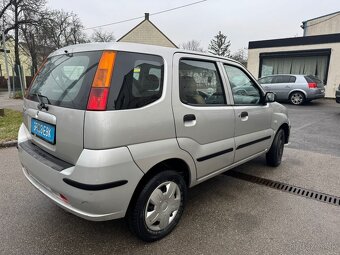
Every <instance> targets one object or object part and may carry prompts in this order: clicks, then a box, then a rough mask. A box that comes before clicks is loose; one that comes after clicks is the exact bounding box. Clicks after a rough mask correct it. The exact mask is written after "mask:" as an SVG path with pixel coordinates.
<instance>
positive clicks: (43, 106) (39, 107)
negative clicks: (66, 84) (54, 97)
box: [35, 93, 51, 111]
mask: <svg viewBox="0 0 340 255" xmlns="http://www.w3.org/2000/svg"><path fill="white" fill-rule="evenodd" d="M35 95H36V96H37V98H38V101H39V104H38V109H39V110H41V109H46V111H48V106H47V105H46V104H45V103H44V102H43V101H41V100H40V97H42V98H46V99H47V103H48V104H51V102H50V100H49V99H48V97H47V96H44V95H41V94H40V93H35Z"/></svg>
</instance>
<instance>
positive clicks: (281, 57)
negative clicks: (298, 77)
mask: <svg viewBox="0 0 340 255" xmlns="http://www.w3.org/2000/svg"><path fill="white" fill-rule="evenodd" d="M301 27H302V28H303V29H304V36H303V37H292V38H282V39H273V40H261V41H251V42H249V45H248V65H247V68H248V69H249V71H250V72H251V73H252V74H253V75H254V76H255V77H257V78H260V77H263V76H267V75H271V74H306V75H315V76H317V77H318V78H319V79H320V80H322V81H323V82H324V83H325V84H326V85H327V86H326V91H325V92H326V97H335V90H336V88H337V87H338V86H339V84H340V72H339V70H340V11H339V12H336V13H331V14H328V15H325V16H321V17H318V18H314V19H310V20H307V21H304V22H303V23H302V26H301Z"/></svg>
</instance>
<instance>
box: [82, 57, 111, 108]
mask: <svg viewBox="0 0 340 255" xmlns="http://www.w3.org/2000/svg"><path fill="white" fill-rule="evenodd" d="M115 59H116V52H114V51H104V52H103V54H102V56H101V58H100V60H99V64H98V68H97V71H96V74H95V76H94V80H93V83H92V88H91V92H90V97H89V100H88V102H87V110H90V111H105V110H106V104H107V98H108V95H109V89H110V86H111V77H112V73H113V67H114V63H115Z"/></svg>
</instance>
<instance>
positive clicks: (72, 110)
mask: <svg viewBox="0 0 340 255" xmlns="http://www.w3.org/2000/svg"><path fill="white" fill-rule="evenodd" d="M274 98H275V97H274V94H273V93H270V92H267V93H265V92H264V91H263V90H262V88H261V86H259V85H258V84H257V82H256V81H255V79H254V78H253V77H252V76H251V74H250V73H249V72H248V71H247V70H246V69H244V67H243V66H242V65H240V64H239V63H237V62H235V61H233V60H230V59H226V58H222V57H217V56H212V55H208V54H203V53H197V52H189V51H184V50H181V49H172V48H164V47H156V46H148V45H139V44H130V43H96V44H79V45H74V46H69V47H66V48H63V49H59V50H57V51H55V52H54V53H52V54H51V55H50V56H49V57H48V58H47V61H46V62H45V63H44V65H43V67H42V68H41V69H40V71H39V72H38V75H37V76H36V77H35V79H34V80H33V82H32V85H31V87H30V89H29V91H28V93H27V95H26V96H25V99H24V109H23V110H24V120H23V124H22V125H21V127H20V130H19V135H18V150H19V157H20V161H21V163H22V166H23V172H24V174H25V176H26V178H27V179H28V180H29V181H30V182H31V183H32V184H33V186H35V187H36V188H37V189H38V190H40V191H41V192H42V193H43V194H45V195H46V196H47V197H48V198H50V199H51V200H52V201H53V202H55V203H56V204H57V205H59V206H60V207H62V208H64V209H65V210H67V211H70V212H71V213H73V214H75V215H77V216H80V217H82V218H85V219H88V220H93V221H103V220H111V219H117V218H122V217H126V218H127V221H128V223H129V226H130V228H131V230H132V231H133V232H134V233H135V234H136V235H137V236H138V237H140V238H141V239H143V240H145V241H155V240H158V239H160V238H162V237H164V236H165V235H167V234H168V233H170V232H171V231H172V229H173V228H174V227H175V226H176V225H177V223H178V222H179V219H180V217H181V215H182V213H183V210H184V206H185V202H186V197H187V189H188V188H190V187H193V186H195V185H197V184H199V183H201V182H203V181H205V180H207V179H209V178H211V177H213V176H215V175H218V174H220V173H222V172H225V171H227V170H229V169H231V168H233V167H235V166H237V165H240V164H242V163H245V162H247V161H249V160H251V159H254V158H256V157H258V156H259V155H261V154H266V155H267V163H268V164H269V165H271V166H278V165H279V164H280V163H281V158H282V153H283V148H284V144H285V143H288V139H289V132H290V124H289V120H288V115H287V110H286V108H285V107H284V106H282V105H280V104H278V103H276V102H274Z"/></svg>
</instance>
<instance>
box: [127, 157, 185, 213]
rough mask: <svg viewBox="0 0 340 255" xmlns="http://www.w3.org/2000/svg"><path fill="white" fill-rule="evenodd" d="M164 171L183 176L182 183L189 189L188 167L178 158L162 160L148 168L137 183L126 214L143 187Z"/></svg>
mask: <svg viewBox="0 0 340 255" xmlns="http://www.w3.org/2000/svg"><path fill="white" fill-rule="evenodd" d="M166 170H173V171H175V172H178V173H179V174H180V175H182V176H183V178H184V181H185V183H186V185H187V187H190V185H191V177H192V176H191V172H190V167H189V165H188V164H187V163H186V162H185V161H184V160H183V159H180V158H169V159H165V160H162V161H161V162H158V163H157V164H155V165H154V166H152V167H151V168H150V170H149V171H147V172H146V173H145V174H144V176H143V177H142V179H141V180H140V181H139V183H138V185H137V187H136V188H135V191H134V193H133V195H132V198H131V200H130V203H129V207H128V210H127V213H129V212H130V211H131V208H132V206H133V205H134V203H135V202H136V200H137V198H138V195H139V194H140V192H141V190H142V189H143V187H144V186H145V185H146V183H147V182H148V181H149V180H150V179H151V178H152V177H154V176H155V175H156V174H158V173H160V172H162V171H166Z"/></svg>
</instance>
